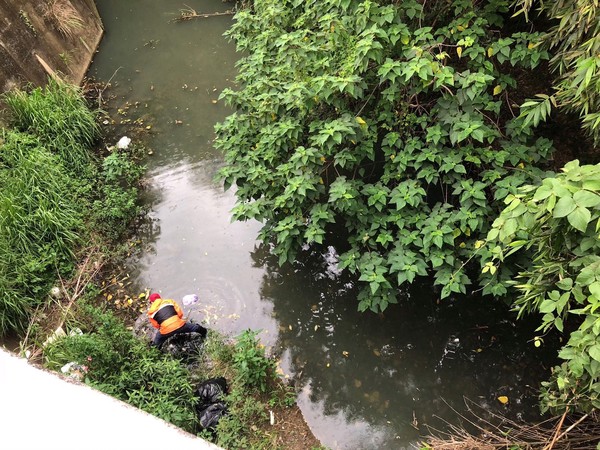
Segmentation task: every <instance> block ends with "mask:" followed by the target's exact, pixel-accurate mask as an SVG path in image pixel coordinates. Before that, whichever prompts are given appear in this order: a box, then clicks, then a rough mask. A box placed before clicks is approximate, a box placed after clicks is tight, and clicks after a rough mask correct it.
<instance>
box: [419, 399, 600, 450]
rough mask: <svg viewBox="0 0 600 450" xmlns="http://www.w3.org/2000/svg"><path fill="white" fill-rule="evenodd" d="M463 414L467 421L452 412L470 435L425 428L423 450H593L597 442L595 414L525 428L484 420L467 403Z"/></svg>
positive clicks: (564, 417) (499, 420)
mask: <svg viewBox="0 0 600 450" xmlns="http://www.w3.org/2000/svg"><path fill="white" fill-rule="evenodd" d="M466 402H467V401H466ZM477 409H479V411H477ZM467 410H468V412H469V414H470V417H466V416H465V415H463V414H460V413H458V412H456V410H455V412H456V413H457V415H458V416H459V417H460V418H461V419H462V420H464V421H465V423H466V424H467V425H468V426H469V427H473V428H474V430H475V431H474V432H469V431H467V430H466V429H465V428H463V427H462V426H455V425H452V424H448V425H449V431H444V432H442V431H439V430H435V429H432V428H431V427H429V431H430V436H429V437H428V438H427V439H426V440H425V441H424V442H423V447H424V448H430V449H435V450H496V449H508V448H518V449H521V450H526V449H531V450H534V449H535V450H540V449H543V450H567V449H568V450H575V449H577V450H594V449H596V445H597V443H598V442H599V441H600V420H599V419H600V416H599V415H598V412H597V411H594V412H592V413H589V414H583V415H576V414H568V411H567V412H565V413H564V414H562V415H561V416H556V417H552V418H550V419H547V420H544V421H542V422H539V423H535V424H527V423H517V422H515V421H513V420H510V419H507V418H506V417H502V416H500V415H498V414H493V413H491V416H492V417H491V419H489V420H488V419H484V418H483V415H486V416H489V415H490V412H489V411H486V410H484V408H483V407H481V406H478V405H475V404H474V403H470V402H467Z"/></svg>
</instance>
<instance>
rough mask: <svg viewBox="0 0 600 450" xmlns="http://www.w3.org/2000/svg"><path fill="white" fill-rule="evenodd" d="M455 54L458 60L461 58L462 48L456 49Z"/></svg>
mask: <svg viewBox="0 0 600 450" xmlns="http://www.w3.org/2000/svg"><path fill="white" fill-rule="evenodd" d="M456 54H457V55H458V57H459V58H460V57H462V47H456Z"/></svg>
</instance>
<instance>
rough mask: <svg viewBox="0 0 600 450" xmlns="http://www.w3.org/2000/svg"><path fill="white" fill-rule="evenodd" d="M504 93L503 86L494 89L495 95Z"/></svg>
mask: <svg viewBox="0 0 600 450" xmlns="http://www.w3.org/2000/svg"><path fill="white" fill-rule="evenodd" d="M500 92H502V86H500V85H498V86H496V87H495V88H494V95H498V94H500Z"/></svg>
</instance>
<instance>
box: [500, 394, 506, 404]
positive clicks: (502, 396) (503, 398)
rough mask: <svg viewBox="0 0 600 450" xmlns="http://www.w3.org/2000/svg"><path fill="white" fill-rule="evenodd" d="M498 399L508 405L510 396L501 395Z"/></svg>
mask: <svg viewBox="0 0 600 450" xmlns="http://www.w3.org/2000/svg"><path fill="white" fill-rule="evenodd" d="M498 401H499V402H500V403H502V404H503V405H506V404H507V403H508V397H507V396H506V395H501V396H500V397H498Z"/></svg>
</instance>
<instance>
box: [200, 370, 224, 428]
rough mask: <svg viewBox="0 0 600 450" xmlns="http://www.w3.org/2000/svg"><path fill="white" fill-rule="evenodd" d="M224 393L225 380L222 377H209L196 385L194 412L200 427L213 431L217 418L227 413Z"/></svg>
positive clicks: (217, 421)
mask: <svg viewBox="0 0 600 450" xmlns="http://www.w3.org/2000/svg"><path fill="white" fill-rule="evenodd" d="M225 395H227V381H226V380H225V378H223V377H217V378H209V379H208V380H206V381H203V382H202V383H200V384H199V385H198V386H197V387H196V397H198V404H197V405H196V412H197V414H198V419H199V420H200V426H201V427H202V429H205V430H212V431H214V429H215V428H216V426H217V424H218V423H219V419H220V418H221V417H222V416H224V415H225V414H227V405H226V404H225V401H224V397H225Z"/></svg>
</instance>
